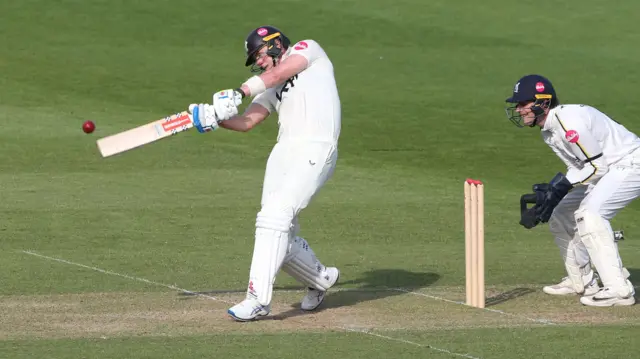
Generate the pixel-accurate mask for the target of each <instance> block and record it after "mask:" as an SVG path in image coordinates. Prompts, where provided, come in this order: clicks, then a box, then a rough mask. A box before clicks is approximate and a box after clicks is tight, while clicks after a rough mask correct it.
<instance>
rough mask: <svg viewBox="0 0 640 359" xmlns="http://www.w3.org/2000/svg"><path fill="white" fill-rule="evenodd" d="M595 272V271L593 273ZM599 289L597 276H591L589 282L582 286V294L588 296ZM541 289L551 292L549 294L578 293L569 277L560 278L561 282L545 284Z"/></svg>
mask: <svg viewBox="0 0 640 359" xmlns="http://www.w3.org/2000/svg"><path fill="white" fill-rule="evenodd" d="M594 274H595V273H594ZM599 290H600V285H599V284H598V278H597V276H596V275H594V276H593V279H591V282H589V284H587V285H586V286H585V287H584V295H585V296H590V295H594V294H596V293H598V291H599ZM542 291H543V292H545V293H547V294H551V295H570V294H578V292H576V290H575V289H573V284H572V283H571V279H569V277H564V278H562V282H560V283H558V284H554V285H547V286H545V287H543V288H542Z"/></svg>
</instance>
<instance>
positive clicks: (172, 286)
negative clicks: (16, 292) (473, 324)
mask: <svg viewBox="0 0 640 359" xmlns="http://www.w3.org/2000/svg"><path fill="white" fill-rule="evenodd" d="M22 253H25V254H29V255H32V256H36V257H40V258H44V259H48V260H51V261H56V262H60V263H64V264H69V265H73V266H76V267H82V268H86V269H91V270H93V271H96V272H100V273H102V274H109V275H114V276H117V277H121V278H126V279H130V280H134V281H138V282H143V283H147V284H152V285H156V286H159V287H165V288H169V289H172V290H177V291H180V292H182V293H186V294H191V295H197V296H199V297H203V298H207V299H211V300H215V301H218V302H223V303H228V304H235V303H232V302H229V301H226V300H222V299H219V298H216V297H212V296H210V295H206V294H202V293H197V292H192V291H190V290H186V289H182V288H179V287H176V286H175V285H170V284H164V283H160V282H154V281H152V280H148V279H145V278H140V277H134V276H131V275H127V274H121V273H116V272H113V271H110V270H106V269H100V268H98V267H92V266H88V265H84V264H81V263H76V262H71V261H68V260H65V259H61V258H55V257H49V256H45V255H44V254H40V253H36V252H34V251H22Z"/></svg>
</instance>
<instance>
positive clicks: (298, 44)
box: [293, 41, 309, 50]
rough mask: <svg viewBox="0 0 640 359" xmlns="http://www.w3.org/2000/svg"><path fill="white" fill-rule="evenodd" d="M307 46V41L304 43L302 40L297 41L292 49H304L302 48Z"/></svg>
mask: <svg viewBox="0 0 640 359" xmlns="http://www.w3.org/2000/svg"><path fill="white" fill-rule="evenodd" d="M307 47H309V45H307V43H306V42H304V41H300V42H299V43H297V44H296V45H295V46H294V47H293V48H294V49H296V50H304V49H306V48H307Z"/></svg>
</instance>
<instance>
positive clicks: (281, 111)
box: [253, 40, 341, 143]
mask: <svg viewBox="0 0 640 359" xmlns="http://www.w3.org/2000/svg"><path fill="white" fill-rule="evenodd" d="M294 54H298V55H302V56H304V57H305V58H306V59H307V61H308V64H307V68H306V69H304V70H303V71H301V72H300V73H299V74H298V75H296V76H293V77H292V78H290V79H289V80H287V81H285V82H284V83H283V84H281V85H279V86H276V87H274V88H270V89H268V90H267V91H265V92H263V93H261V94H260V95H258V96H256V97H255V98H254V100H253V103H258V104H260V105H262V106H263V107H265V108H266V109H267V110H269V112H271V113H272V112H273V111H277V113H278V125H279V132H278V141H282V140H288V139H291V140H312V141H329V142H336V143H337V142H338V137H339V136H340V127H341V109H340V97H339V96H338V88H337V85H336V81H335V77H334V73H333V64H332V63H331V60H329V57H327V54H326V53H325V52H324V50H323V49H322V47H320V45H319V44H318V43H317V42H315V41H314V40H303V41H299V42H297V43H296V44H294V45H293V46H290V47H289V49H287V52H286V53H285V54H284V56H283V58H282V60H284V59H286V58H287V57H289V56H291V55H294Z"/></svg>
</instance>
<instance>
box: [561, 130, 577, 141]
mask: <svg viewBox="0 0 640 359" xmlns="http://www.w3.org/2000/svg"><path fill="white" fill-rule="evenodd" d="M564 138H566V139H567V141H569V142H571V143H576V142H578V139H579V138H580V135H578V132H576V131H574V130H569V131H567V133H565V135H564Z"/></svg>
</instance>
